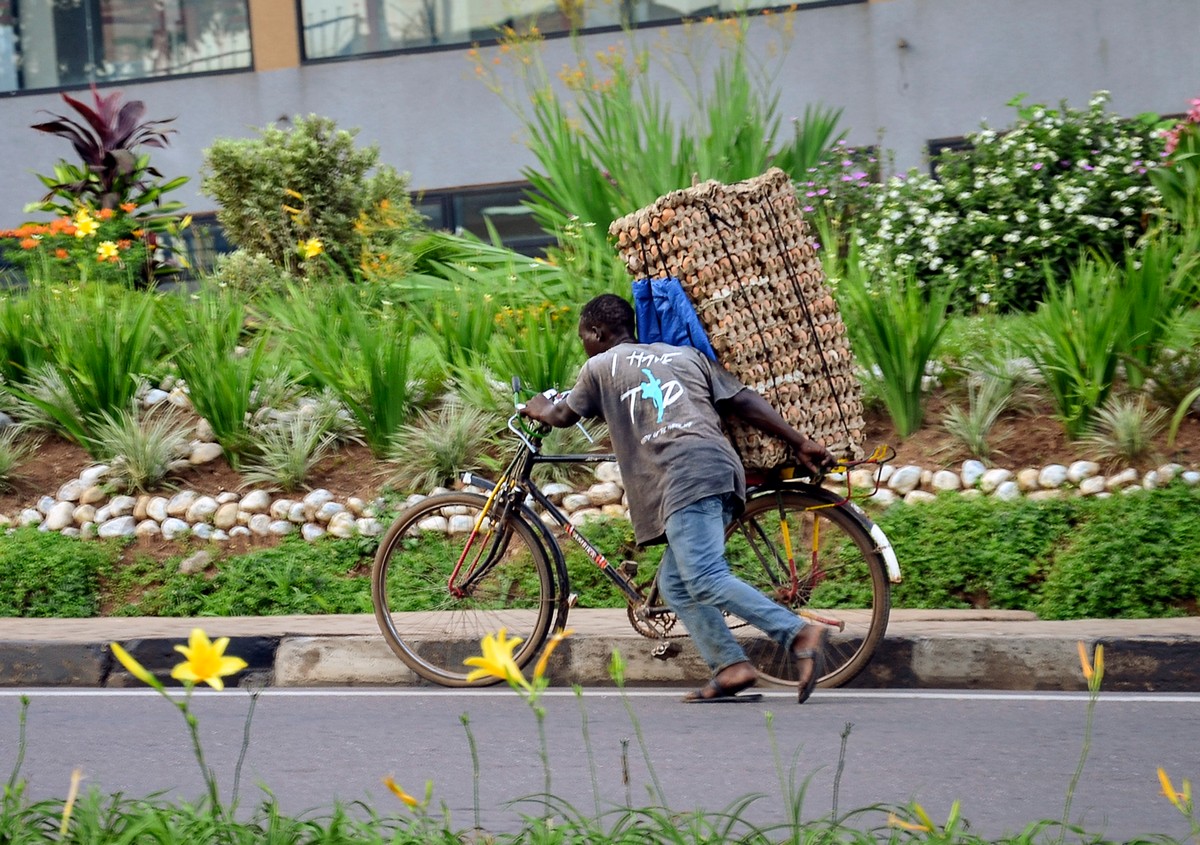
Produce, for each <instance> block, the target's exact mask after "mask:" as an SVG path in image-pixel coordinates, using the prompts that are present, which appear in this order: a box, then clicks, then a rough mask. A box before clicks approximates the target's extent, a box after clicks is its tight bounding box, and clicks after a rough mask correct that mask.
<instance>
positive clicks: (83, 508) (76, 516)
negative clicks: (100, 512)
mask: <svg viewBox="0 0 1200 845" xmlns="http://www.w3.org/2000/svg"><path fill="white" fill-rule="evenodd" d="M71 519H72V520H74V522H75V524H76V525H83V524H84V523H86V522H95V521H96V509H95V508H94V507H93V506H91V505H79V506H78V507H76V508H75V510H74V511H72V512H71ZM135 519H136V517H135Z"/></svg>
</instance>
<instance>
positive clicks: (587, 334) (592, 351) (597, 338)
mask: <svg viewBox="0 0 1200 845" xmlns="http://www.w3.org/2000/svg"><path fill="white" fill-rule="evenodd" d="M579 339H580V340H581V341H583V351H584V352H586V353H587V356H588V357H589V358H593V357H595V356H596V355H599V354H600V353H601V352H604V351H605V350H606V349H607V348H608V347H607V346H605V345H604V338H603V333H602V332H601V331H600V329H599V328H597V327H596V326H585V325H584V324H583V321H582V320H580V321H579Z"/></svg>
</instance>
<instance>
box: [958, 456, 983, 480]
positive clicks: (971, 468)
mask: <svg viewBox="0 0 1200 845" xmlns="http://www.w3.org/2000/svg"><path fill="white" fill-rule="evenodd" d="M985 472H987V467H986V466H985V465H984V463H983V461H977V460H973V459H972V460H969V461H963V465H962V473H961V474H962V483H963V487H974V486H975V484H976V483H977V482H978V481H979V479H981V478H983V474H984V473H985Z"/></svg>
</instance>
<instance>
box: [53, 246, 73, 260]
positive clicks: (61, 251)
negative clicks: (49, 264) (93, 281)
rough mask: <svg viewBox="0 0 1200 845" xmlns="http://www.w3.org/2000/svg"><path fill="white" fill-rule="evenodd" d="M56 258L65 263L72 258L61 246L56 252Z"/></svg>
mask: <svg viewBox="0 0 1200 845" xmlns="http://www.w3.org/2000/svg"><path fill="white" fill-rule="evenodd" d="M54 257H55V258H60V259H62V260H63V261H65V260H67V259H68V258H70V254H69V253H68V252H67V251H66V250H65V249H63V248H62V247H61V246H60V247H59V248H58V249H56V250H54Z"/></svg>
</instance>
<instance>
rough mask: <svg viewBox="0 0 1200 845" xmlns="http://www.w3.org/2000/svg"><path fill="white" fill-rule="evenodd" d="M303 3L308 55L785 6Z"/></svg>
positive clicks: (614, 0) (619, 0)
mask: <svg viewBox="0 0 1200 845" xmlns="http://www.w3.org/2000/svg"><path fill="white" fill-rule="evenodd" d="M846 1H847V0H842V2H846ZM850 1H851V2H853V0H850ZM808 2H809V3H813V2H827V0H808ZM863 2H865V0H863ZM300 5H301V10H302V24H303V28H304V55H305V58H307V59H331V58H338V57H341V56H354V55H360V54H363V53H378V52H386V51H392V50H410V49H420V48H428V47H436V46H440V45H462V44H470V43H472V42H476V41H489V40H492V39H494V38H496V36H497V35H498V33H499V32H500V30H502V29H503V28H505V27H512V28H513V29H515V30H517V31H518V32H527V31H528V30H529V29H530V28H531V27H534V26H536V27H537V28H538V30H539V31H540V32H542V33H543V34H546V35H552V34H555V33H563V32H568V31H570V30H571V29H572V28H576V29H597V28H604V27H613V26H620V25H622V24H625V25H636V24H642V23H651V22H654V21H671V20H679V19H681V18H701V17H705V16H708V15H720V14H727V13H729V12H735V11H738V10H740V9H747V10H751V11H753V10H758V9H768V8H781V7H782V8H786V4H783V5H781V4H780V3H779V2H778V0H776V2H769V0H750V2H746V1H745V0H720V1H719V2H713V1H712V0H659V2H654V0H300ZM801 5H803V4H801Z"/></svg>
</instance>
